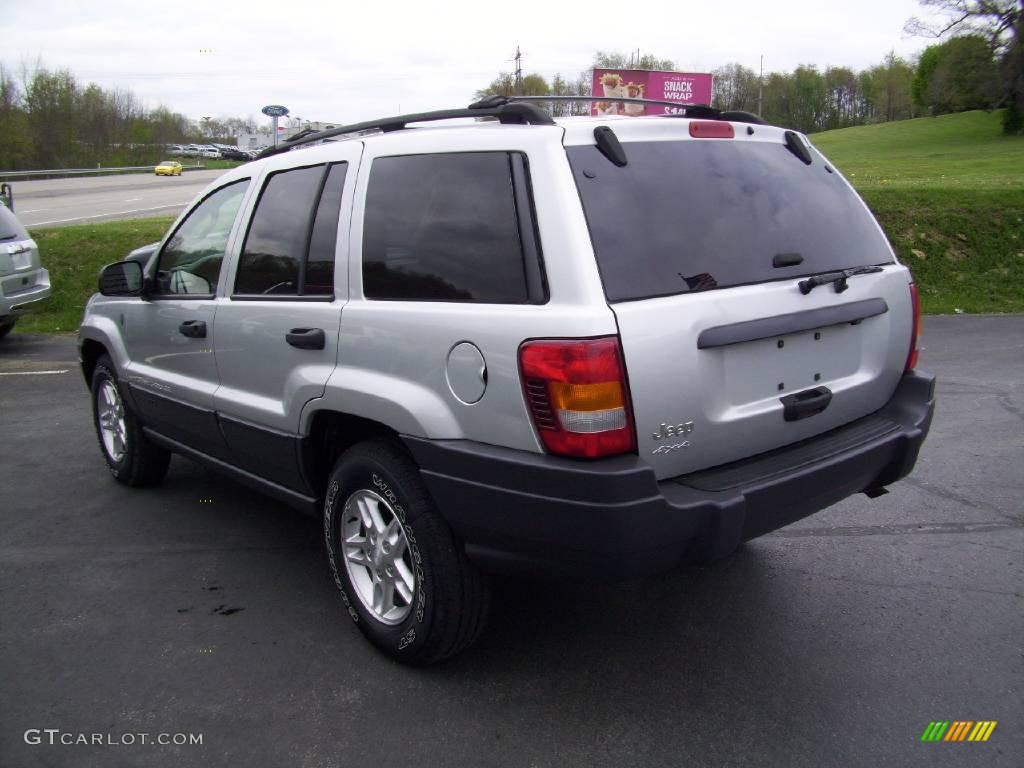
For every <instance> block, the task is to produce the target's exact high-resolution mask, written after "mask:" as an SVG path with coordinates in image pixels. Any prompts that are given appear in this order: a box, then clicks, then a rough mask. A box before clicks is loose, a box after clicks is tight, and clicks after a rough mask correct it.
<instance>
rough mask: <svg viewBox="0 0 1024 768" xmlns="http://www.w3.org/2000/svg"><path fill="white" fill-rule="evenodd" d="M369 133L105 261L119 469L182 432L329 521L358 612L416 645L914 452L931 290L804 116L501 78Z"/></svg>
mask: <svg viewBox="0 0 1024 768" xmlns="http://www.w3.org/2000/svg"><path fill="white" fill-rule="evenodd" d="M556 98H557V97H556ZM452 117H459V118H467V117H486V118H490V120H489V121H488V122H483V121H477V122H475V123H473V124H471V125H467V124H456V125H452V124H450V123H449V124H445V121H446V120H449V119H451V118H452ZM413 118H415V119H413ZM421 122H434V123H436V124H435V126H434V127H432V128H431V129H430V130H420V129H419V128H412V127H409V126H408V125H407V123H421ZM362 127H363V128H365V127H366V126H365V124H362ZM378 127H381V128H383V129H385V130H384V131H383V132H381V133H379V134H375V135H362V136H354V137H353V136H350V137H347V138H339V135H328V136H324V135H322V134H321V135H313V136H310V137H308V140H307V142H306V144H303V143H301V142H300V143H298V144H294V145H289V144H287V143H286V144H284V145H283V146H281V147H279V148H278V151H277V152H276V153H272V154H269V155H268V156H266V157H264V158H261V159H259V160H256V161H254V162H252V163H246V164H245V165H241V166H239V167H237V168H234V169H232V170H230V171H228V172H227V173H225V174H223V175H222V176H220V177H219V178H218V179H217V180H216V181H214V182H212V183H211V184H210V186H208V187H207V188H206V189H205V190H203V192H202V193H201V194H200V195H199V196H198V197H196V198H195V200H194V201H193V202H192V204H191V205H190V206H189V207H188V208H187V210H185V211H184V212H183V213H182V215H181V216H180V217H179V219H178V220H177V221H176V222H175V224H174V225H173V226H172V227H171V229H170V230H169V231H168V233H167V234H166V235H165V237H164V239H163V240H162V242H161V243H159V244H154V245H152V246H149V247H146V248H143V249H139V250H136V251H135V252H134V253H133V256H132V257H131V258H130V259H128V260H125V261H121V262H118V263H115V264H111V265H109V266H107V267H106V268H104V270H103V272H102V273H101V275H100V283H99V288H100V292H99V294H97V295H94V296H93V297H92V298H91V299H90V300H89V303H88V305H87V306H86V309H85V315H84V317H83V320H82V325H81V328H80V330H79V348H80V358H81V361H82V373H83V376H84V379H85V382H86V384H87V386H88V387H89V388H90V391H91V396H92V408H93V422H94V426H95V429H96V433H97V436H98V438H99V440H98V442H99V447H100V454H101V456H102V459H103V462H104V465H105V466H104V471H106V470H109V471H110V473H111V474H112V476H113V477H114V478H115V480H117V481H118V482H121V483H123V484H126V485H129V486H143V485H154V484H156V483H158V482H160V481H161V479H162V478H163V477H164V475H165V473H166V471H167V467H168V461H169V455H170V453H172V452H173V453H178V454H181V455H183V456H186V457H188V458H190V459H192V460H195V461H198V462H200V463H203V464H205V465H207V466H209V467H211V468H213V469H215V470H217V471H220V472H224V473H227V474H228V475H229V476H230V477H233V478H235V479H236V480H237V481H239V482H243V483H246V484H248V485H250V486H253V487H255V488H258V489H260V490H261V491H263V492H265V493H266V494H268V495H270V496H271V497H273V498H275V499H278V500H281V501H284V502H286V503H289V504H292V505H294V506H295V507H297V508H299V509H301V510H304V511H306V512H307V513H309V514H312V515H314V516H316V517H317V518H318V519H319V521H320V530H321V531H322V532H323V536H324V543H325V547H326V553H327V557H328V566H329V568H330V572H331V575H332V578H333V581H334V584H335V586H336V587H337V590H338V596H339V605H340V606H341V607H342V608H343V610H344V611H345V612H346V613H347V614H348V615H349V616H350V617H351V618H352V620H353V621H354V623H355V625H356V627H357V628H358V629H359V631H361V632H362V633H363V634H364V635H365V637H366V638H367V640H369V641H370V642H371V643H373V644H374V645H375V646H376V647H377V648H378V649H380V650H381V651H382V652H384V653H386V654H388V655H389V656H391V657H392V658H394V659H397V660H399V661H401V662H406V663H412V664H426V663H430V662H433V661H437V660H439V659H442V658H445V657H449V656H452V655H454V654H456V653H458V652H460V651H461V650H463V649H464V648H466V647H468V646H469V645H470V644H471V643H472V642H473V641H474V640H475V638H476V637H478V636H479V634H480V632H481V631H482V628H483V625H484V622H485V619H486V613H487V607H488V603H489V594H490V593H489V586H488V583H489V582H488V576H489V575H490V574H504V575H520V576H524V575H525V576H528V577H531V578H535V577H538V576H541V575H544V576H553V577H554V578H557V579H563V580H565V579H581V578H586V579H610V578H632V577H637V576H644V575H650V574H656V573H661V572H666V571H669V570H672V569H674V568H676V567H677V566H678V565H679V564H681V563H683V562H685V561H687V560H688V559H691V558H694V557H696V558H700V559H707V560H713V559H717V558H721V557H725V556H727V555H728V554H730V553H731V552H733V551H734V550H735V549H736V547H738V546H739V545H740V544H741V543H742V542H744V541H747V540H749V539H753V538H756V537H758V536H761V535H762V534H765V533H768V532H770V531H773V530H775V529H777V528H780V527H782V526H784V525H788V524H789V523H792V522H794V521H796V520H798V519H800V518H803V517H806V516H807V515H811V514H813V513H815V512H817V511H819V510H821V509H824V508H825V507H828V506H829V505H831V504H834V503H836V502H839V501H841V500H842V499H845V498H847V497H849V496H851V495H852V494H856V493H865V494H866V495H868V496H869V497H871V498H874V497H875V496H879V495H881V494H883V493H884V492H885V489H886V487H887V486H888V485H890V484H892V483H894V482H896V481H898V480H899V479H900V478H902V477H904V476H906V475H907V474H908V473H909V472H910V471H911V470H912V469H913V467H914V464H915V462H916V460H917V457H918V452H919V450H920V448H921V445H922V443H923V441H924V439H925V436H926V435H927V433H928V429H929V426H930V423H931V417H932V413H933V410H934V403H935V398H934V391H935V378H934V377H933V376H931V375H929V374H927V373H924V372H922V371H920V370H918V368H917V358H918V353H917V349H918V333H919V327H920V325H919V322H920V311H919V305H918V300H917V289H916V286H915V285H914V282H913V279H912V276H911V274H910V270H909V269H907V267H906V266H904V265H903V264H901V263H900V262H899V261H898V260H897V258H896V255H895V253H894V252H893V250H892V248H891V246H890V244H889V243H888V241H887V240H886V237H885V235H884V233H883V231H882V229H881V228H880V227H879V225H878V223H877V222H876V221H875V219H874V217H873V216H872V215H871V212H870V210H869V209H868V207H867V206H866V205H865V204H864V202H863V201H862V200H861V199H860V197H859V196H858V195H857V193H856V192H855V191H854V189H853V187H852V186H851V185H850V184H849V183H848V181H847V180H846V179H845V178H844V177H843V176H842V174H840V173H839V172H838V171H837V170H836V169H835V168H834V166H832V164H831V163H829V162H828V161H827V160H826V158H825V157H824V156H823V155H821V153H820V152H818V150H817V149H815V148H814V146H813V145H812V144H811V142H810V141H809V140H808V139H807V137H806V136H803V135H802V134H799V133H796V132H794V131H791V130H786V129H784V128H780V127H775V126H771V125H766V124H765V123H764V122H763V121H762V120H761V119H759V118H757V117H756V116H754V115H749V114H747V113H728V112H725V113H722V112H718V111H717V110H712V109H710V108H707V107H702V108H701V109H700V112H699V113H696V114H694V116H693V117H685V116H676V115H671V116H668V115H666V116H664V117H661V118H659V117H625V116H622V117H615V116H603V117H601V118H598V119H595V118H590V117H580V118H567V119H565V120H559V121H558V122H556V121H555V120H554V119H553V118H552V117H551V115H550V114H549V113H548V112H546V111H544V110H543V109H542V108H540V107H537V106H534V105H532V104H527V103H524V102H517V101H514V100H513V101H509V100H507V99H504V98H502V97H492V98H489V99H487V100H485V101H483V102H481V103H480V104H478V105H474V107H471V108H468V109H465V110H445V111H440V112H437V113H432V114H428V115H423V114H420V115H415V116H411V117H409V118H408V119H406V118H401V117H396V118H387V119H385V120H382V121H379V124H378ZM338 133H339V134H341V133H343V131H340V130H339V132H338ZM324 139H333V140H332V141H328V142H326V143H316V144H314V143H315V142H323V140H324ZM125 329H127V330H125ZM177 482H182V481H181V476H180V475H179V476H178V477H177ZM835 546H842V545H841V544H840V543H836V544H835ZM780 620H781V619H780ZM581 631H584V630H581ZM752 631H756V628H753V630H752ZM680 652H683V653H685V652H686V651H685V648H683V649H681V650H680Z"/></svg>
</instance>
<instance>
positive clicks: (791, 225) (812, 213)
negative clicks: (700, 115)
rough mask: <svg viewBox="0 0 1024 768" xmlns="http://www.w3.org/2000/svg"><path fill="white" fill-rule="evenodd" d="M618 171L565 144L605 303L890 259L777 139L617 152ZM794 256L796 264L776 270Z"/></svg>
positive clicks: (859, 213) (843, 202)
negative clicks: (620, 156)
mask: <svg viewBox="0 0 1024 768" xmlns="http://www.w3.org/2000/svg"><path fill="white" fill-rule="evenodd" d="M623 146H624V148H625V151H626V156H627V158H628V163H627V164H626V165H625V166H624V167H621V168H620V167H617V166H615V165H613V164H612V163H611V162H609V161H608V160H607V159H606V158H605V157H604V156H603V155H601V154H600V152H599V151H598V149H597V148H596V147H594V146H582V147H569V148H568V149H567V152H568V154H569V162H570V164H571V166H572V170H573V175H574V176H575V178H576V185H577V186H578V188H579V191H580V197H581V198H582V200H583V208H584V211H585V212H586V216H587V223H588V224H589V226H590V234H591V238H592V240H593V243H594V251H595V253H596V255H597V262H598V267H599V269H600V271H601V279H602V281H603V282H604V289H605V294H606V296H607V297H608V300H609V301H629V300H631V299H643V298H649V297H653V296H668V295H673V294H679V293H686V292H688V291H702V290H710V289H713V288H726V287H729V286H735V285H744V284H748V283H758V282H764V281H767V280H778V279H781V278H792V277H798V276H801V275H808V274H817V273H820V272H827V271H829V270H836V269H846V268H850V267H859V266H866V265H873V264H886V263H890V262H891V261H892V256H891V253H890V251H889V247H888V244H887V243H886V241H885V238H884V237H883V235H882V234H881V232H880V231H879V229H878V228H877V226H876V225H875V222H874V219H872V217H871V215H870V214H869V213H868V212H867V210H865V208H864V206H863V205H862V204H861V202H860V200H858V199H857V197H856V195H854V193H853V192H851V191H850V190H849V189H848V188H847V186H846V185H845V184H844V183H843V181H842V180H841V179H840V178H839V176H838V175H837V174H835V173H830V172H829V171H828V170H826V168H825V164H824V163H823V162H821V160H820V159H819V158H815V161H814V162H813V163H812V164H811V165H804V163H803V162H801V161H800V160H799V159H798V158H797V157H796V156H795V155H793V154H792V153H791V152H790V151H789V150H787V149H786V148H785V146H784V145H783V144H781V143H778V144H776V143H770V142H752V141H751V142H746V141H745V142H740V141H735V142H733V141H661V142H632V143H627V144H624V145H623ZM793 254H797V255H798V256H799V257H800V258H801V259H802V260H801V261H800V263H799V264H797V265H795V266H785V267H775V266H773V262H774V261H775V259H776V257H777V256H782V257H783V258H782V259H780V260H781V261H783V262H792V261H796V260H797V259H796V257H794V256H793Z"/></svg>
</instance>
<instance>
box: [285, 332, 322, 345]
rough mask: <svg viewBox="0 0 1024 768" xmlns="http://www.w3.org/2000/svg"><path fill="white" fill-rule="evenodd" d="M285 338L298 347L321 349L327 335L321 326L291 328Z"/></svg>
mask: <svg viewBox="0 0 1024 768" xmlns="http://www.w3.org/2000/svg"><path fill="white" fill-rule="evenodd" d="M285 340H286V341H287V342H288V343H289V344H291V345H292V346H293V347H296V348H298V349H323V348H324V344H325V343H326V341H327V337H326V335H325V334H324V329H323V328H292V329H291V330H290V331H288V335H287V336H285Z"/></svg>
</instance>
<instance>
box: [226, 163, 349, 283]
mask: <svg viewBox="0 0 1024 768" xmlns="http://www.w3.org/2000/svg"><path fill="white" fill-rule="evenodd" d="M346 167H347V163H336V164H334V165H331V166H329V167H326V166H324V165H316V166H310V167H307V168H293V169H290V170H287V171H279V172H278V173H275V174H273V175H272V176H271V177H270V178H269V179H268V181H267V183H266V185H265V186H264V187H263V193H262V194H261V195H260V199H259V202H258V203H257V204H256V210H255V212H254V213H253V217H252V223H251V224H250V226H249V233H248V235H247V236H246V238H245V244H244V245H243V246H242V256H241V259H240V260H239V263H238V275H237V276H236V278H235V295H236V296H237V295H241V296H303V295H332V294H333V293H334V249H335V243H336V240H337V234H338V213H339V210H340V207H341V194H342V190H343V188H344V185H345V169H346ZM325 174H326V178H325Z"/></svg>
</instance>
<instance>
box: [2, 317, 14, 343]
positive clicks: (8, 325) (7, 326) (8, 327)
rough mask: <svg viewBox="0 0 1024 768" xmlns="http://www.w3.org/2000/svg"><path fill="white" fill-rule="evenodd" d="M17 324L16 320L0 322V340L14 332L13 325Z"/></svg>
mask: <svg viewBox="0 0 1024 768" xmlns="http://www.w3.org/2000/svg"><path fill="white" fill-rule="evenodd" d="M16 322H18V320H17V318H12V319H10V320H0V339H2V338H3V337H4V336H6V335H7V334H8V333H10V332H11V331H13V330H14V324H15V323H16Z"/></svg>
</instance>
